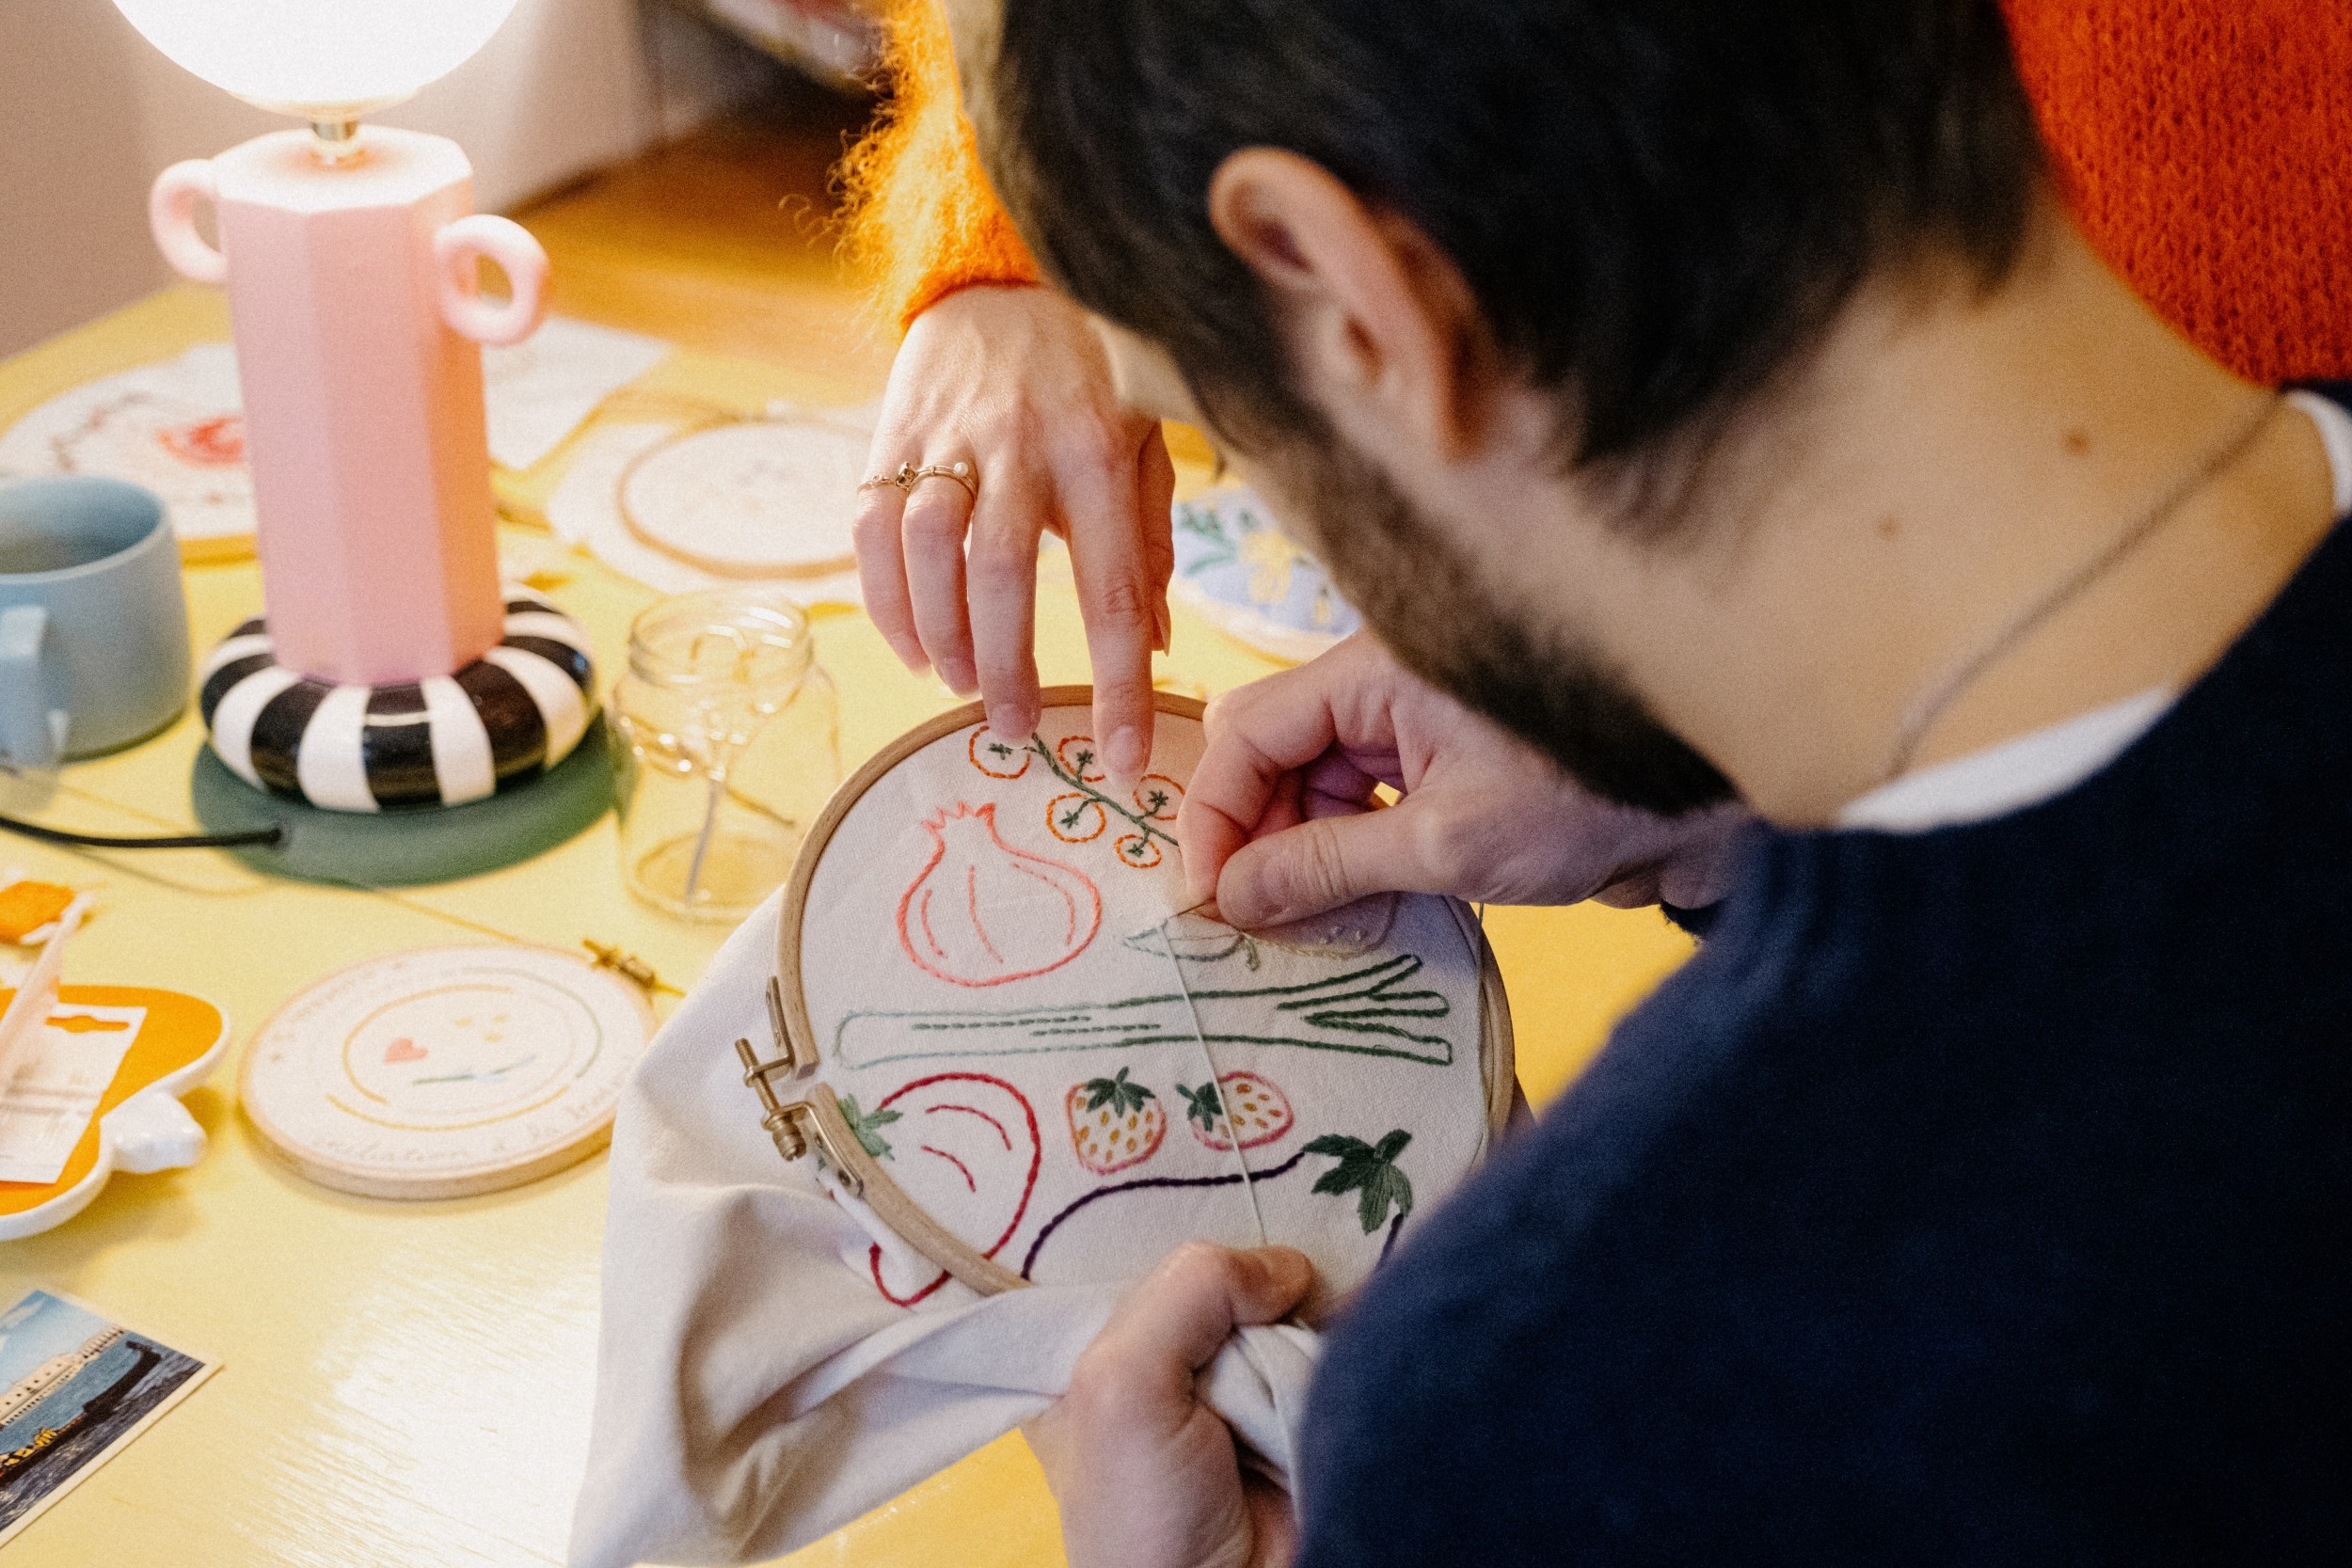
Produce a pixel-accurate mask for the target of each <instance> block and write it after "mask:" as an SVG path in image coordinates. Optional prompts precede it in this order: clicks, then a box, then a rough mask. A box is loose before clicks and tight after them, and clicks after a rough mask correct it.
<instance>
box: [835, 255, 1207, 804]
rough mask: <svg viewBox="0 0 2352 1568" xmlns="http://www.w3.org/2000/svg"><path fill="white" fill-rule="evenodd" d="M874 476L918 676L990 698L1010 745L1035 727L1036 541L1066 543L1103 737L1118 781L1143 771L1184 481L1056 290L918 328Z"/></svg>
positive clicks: (872, 543) (878, 593)
mask: <svg viewBox="0 0 2352 1568" xmlns="http://www.w3.org/2000/svg"><path fill="white" fill-rule="evenodd" d="M959 463H961V464H963V465H966V466H967V474H966V475H965V476H958V475H956V474H955V473H954V472H953V469H954V468H955V466H956V465H957V464H959ZM941 470H946V471H944V472H943V471H941ZM866 471H867V472H868V473H869V474H871V475H873V476H875V477H874V478H873V479H872V480H869V481H868V482H867V483H866V486H865V487H863V488H862V493H861V495H860V497H859V502H858V511H857V555H858V572H859V577H860V579H861V581H862V583H863V584H864V587H865V592H866V611H867V613H868V614H869V615H871V616H872V617H873V621H874V625H875V626H877V627H878V628H879V629H880V630H881V632H882V636H883V638H884V639H885V640H886V641H888V642H889V643H890V646H891V648H892V649H893V651H895V652H896V653H897V654H898V657H900V658H901V659H903V660H905V661H906V663H907V665H908V667H909V668H910V669H914V670H921V669H924V668H925V667H927V666H928V667H929V668H930V669H933V670H935V671H937V672H938V673H939V677H940V679H942V680H943V681H945V682H946V684H947V685H948V686H949V687H950V688H952V689H955V690H957V691H959V692H969V691H972V690H974V689H976V688H977V690H978V691H979V693H980V695H981V697H982V698H983V699H985V701H986V702H987V704H988V719H989V727H990V728H992V729H993V730H996V731H998V732H999V733H1002V734H1008V735H1018V736H1026V735H1028V734H1029V733H1030V732H1031V731H1032V730H1034V729H1036V727H1037V723H1038V718H1039V711H1040V710H1039V702H1038V675H1037V658H1036V654H1035V650H1034V646H1033V644H1034V640H1035V636H1036V629H1037V549H1038V542H1039V540H1040V538H1041V536H1042V535H1043V534H1044V533H1045V532H1046V531H1048V530H1051V531H1054V532H1056V533H1058V534H1060V535H1061V536H1062V537H1063V538H1064V539H1065V540H1067V541H1068V543H1069V546H1070V559H1071V569H1072V572H1073V575H1074V577H1075V578H1076V579H1077V587H1078V610H1079V613H1080V615H1081V616H1082V618H1083V619H1084V621H1085V623H1086V632H1087V652H1088V655H1089V659H1090V661H1091V663H1092V666H1093V672H1094V723H1095V731H1094V733H1095V738H1096V740H1097V742H1098V743H1099V744H1100V745H1101V747H1102V750H1103V760H1104V762H1105V763H1106V764H1107V765H1109V767H1110V768H1112V769H1113V770H1114V771H1116V772H1119V773H1120V774H1122V775H1127V776H1133V775H1135V774H1137V773H1140V772H1141V771H1142V770H1143V768H1145V766H1146V765H1147V764H1148V762H1149V760H1150V756H1151V740H1152V652H1153V651H1154V650H1155V649H1164V648H1166V647H1167V646H1168V574H1169V572H1170V571H1171V570H1172V569H1173V564H1174V553H1173V549H1172V546H1171V545H1170V543H1169V536H1168V528H1169V523H1168V503H1169V501H1170V499H1171V498H1172V496H1173V493H1174V490H1175V483H1176V479H1175V470H1174V469H1173V467H1170V465H1169V463H1168V449H1167V447H1166V445H1165V444H1164V443H1163V442H1162V441H1161V439H1160V428H1159V423H1158V421H1157V420H1152V419H1147V418H1144V417H1142V416H1139V415H1136V414H1131V413H1129V412H1127V411H1126V410H1125V409H1123V408H1122V407H1120V404H1119V400H1118V397H1117V394H1116V393H1115V392H1114V391H1113V389H1112V387H1111V376H1110V366H1109V363H1108V362H1107V361H1106V360H1105V359H1104V355H1103V349H1102V345H1101V344H1100V342H1098V341H1097V340H1096V339H1095V336H1094V334H1093V333H1092V332H1091V331H1090V330H1089V328H1088V326H1087V324H1086V318H1085V316H1084V314H1083V313H1082V312H1081V311H1080V310H1079V309H1077V307H1075V306H1073V305H1072V304H1071V303H1069V302H1068V301H1067V300H1065V299H1063V298H1061V297H1060V296H1059V295H1058V294H1056V293H1053V292H1052V291H1051V290H1048V289H1044V288H1037V287H998V286H981V287H975V288H969V289H963V290H960V291H958V292H957V293H952V294H949V295H948V296H947V297H946V298H945V299H942V300H940V301H939V302H938V303H937V304H935V305H933V306H931V307H930V309H927V310H925V311H924V312H923V313H922V314H921V315H920V316H918V317H916V318H915V320H914V325H913V326H912V327H910V328H909V329H908V331H907V337H906V341H905V342H904V343H903V344H902V345H901V346H900V347H899V350H898V358H897V359H896V361H894V362H893V364H892V366H891V370H890V386H889V389H888V391H887V392H885V393H884V395H883V399H882V420H881V423H880V426H879V427H878V428H877V430H876V431H875V435H874V445H873V448H872V455H871V460H870V461H869V462H868V464H867V467H866ZM967 478H968V481H969V489H968V490H967V487H966V483H965V481H966V479H967ZM967 540H968V543H967Z"/></svg>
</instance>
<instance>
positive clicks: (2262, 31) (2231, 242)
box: [2007, 0, 2352, 382]
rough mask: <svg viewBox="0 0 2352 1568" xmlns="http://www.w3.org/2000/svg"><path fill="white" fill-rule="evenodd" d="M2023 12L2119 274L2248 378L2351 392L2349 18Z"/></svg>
mask: <svg viewBox="0 0 2352 1568" xmlns="http://www.w3.org/2000/svg"><path fill="white" fill-rule="evenodd" d="M2007 3H2008V10H2009V18H2010V32H2011V34H2012V36H2013V37H2014V39H2015V40H2016V47H2017V61H2018V68H2019V71H2021V73H2022V74H2023V75H2024V77H2025V82H2026V90H2027V91H2028V92H2029V93H2031V94H2032V96H2033V100H2034V104H2035V107H2036V109H2037V111H2038V112H2039V114H2040V116H2041V119H2042V135H2043V136H2044V137H2045V138H2046V139H2047V140H2048V142H2049V144H2050V148H2051V151H2052V161H2053V163H2054V164H2055V165H2056V166H2057V168H2058V173H2059V177H2060V179H2061V181H2062V182H2063V183H2064V184H2065V187H2066V191H2067V196H2068V199H2069V201H2070V203H2071V204H2072V206H2073V207H2074V212H2075V214H2076V215H2077V217H2078V218H2079V220H2080V221H2081V223H2082V226H2083V229H2084V231H2085V232H2086V233H2087V234H2088V235H2089V236H2090V242H2091V244H2092V245H2096V246H2097V247H2098V249H2099V251H2100V253H2101V254H2102V255H2104V256H2105V257H2106V259H2107V261H2108V262H2109V264H2111V265H2112V266H2114V267H2115V268H2116V270H2117V271H2119V272H2121V273H2122V275H2123V276H2124V277H2126V278H2128V279H2129V280H2130V281H2131V283H2132V285H2133V287H2135V288H2136V289H2137V290H2138V291H2139V292H2140V293H2142V294H2143V295H2145V296H2146V297H2147V298H2148V299H2149V300H2150V301H2151V302H2152V303H2153V305H2154V306H2155V308H2156V309H2157V311H2158V312H2160V313H2161V314H2162V315H2163V316H2164V317H2165V319H2166V320H2168V321H2169V322H2171V323H2172V324H2173V325H2175V326H2177V327H2179V328H2180V329H2181V330H2182V331H2183V332H2185V333H2186V334H2187V335H2188V337H2189V338H2191V339H2192V340H2194V341H2196V342H2197V343H2198V344H2200V345H2201V346H2202V347H2203V348H2204V350H2205V351H2206V352H2207V353H2209V354H2211V355H2213V356H2215V357H2217V358H2218V359H2220V360H2221V361H2222V362H2223V363H2225V364H2228V365H2230V366H2231V367H2232V368H2233V369H2235V370H2236V371H2237V372H2239V373H2240V374H2242V375H2246V376H2249V377H2250V378H2252V379H2254V380H2256V381H2265V382H2276V381H2283V380H2288V379H2291V378H2294V377H2297V376H2352V5H2347V4H2345V3H2344V0H2007Z"/></svg>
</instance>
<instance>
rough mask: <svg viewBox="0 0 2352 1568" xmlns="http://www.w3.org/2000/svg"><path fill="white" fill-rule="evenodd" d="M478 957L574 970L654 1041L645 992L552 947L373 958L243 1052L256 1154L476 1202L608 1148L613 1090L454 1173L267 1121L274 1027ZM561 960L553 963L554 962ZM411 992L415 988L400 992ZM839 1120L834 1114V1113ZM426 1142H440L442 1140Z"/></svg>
mask: <svg viewBox="0 0 2352 1568" xmlns="http://www.w3.org/2000/svg"><path fill="white" fill-rule="evenodd" d="M485 955H495V956H497V957H498V958H504V959H519V960H521V961H529V962H535V963H545V964H549V965H550V966H551V967H553V968H555V969H556V970H558V971H559V972H561V973H564V974H566V975H568V974H569V972H570V970H571V969H572V968H574V967H577V968H578V969H579V970H580V972H581V973H583V974H589V975H593V976H595V978H594V979H593V980H592V981H590V982H589V983H590V984H592V985H594V986H595V987H596V989H598V990H603V991H607V992H609V994H610V995H611V996H612V998H614V999H615V1000H616V1001H617V1002H619V1003H621V1004H622V1005H624V1006H626V1005H627V1004H631V1003H633V1004H634V1006H633V1007H627V1009H626V1010H628V1011H629V1012H631V1013H633V1014H634V1016H635V1017H636V1019H637V1022H639V1023H640V1024H641V1025H642V1027H643V1029H644V1035H643V1036H642V1037H640V1039H639V1041H638V1043H637V1053H640V1054H642V1053H643V1050H644V1042H645V1041H647V1040H650V1039H651V1038H652V1037H653V1035H654V1031H655V1029H656V1028H658V1027H659V1024H660V1021H659V1020H658V1019H657V1018H656V1016H655V1014H654V1010H653V1004H652V1002H651V1001H650V1000H649V999H648V998H647V996H646V994H645V992H644V989H643V988H642V987H641V986H640V985H639V984H638V983H636V982H635V981H633V980H632V979H631V978H629V977H628V974H627V972H626V971H624V970H621V969H620V968H619V967H618V966H617V965H612V966H608V965H606V964H603V963H601V962H598V963H591V962H589V961H587V960H586V959H584V958H580V957H579V956H578V955H576V954H573V953H570V952H566V951H565V950H564V949H563V948H560V947H543V946H540V945H539V944H538V943H536V942H513V943H508V944H505V945H493V944H490V943H462V944H453V945H447V946H438V947H428V948H414V949H408V950H404V951H395V952H391V953H385V954H379V955H377V956H376V957H375V958H363V959H361V960H360V961H359V962H358V963H354V964H346V965H344V966H343V967H342V969H339V970H336V971H335V972H334V973H333V974H328V975H326V976H325V977H324V978H322V979H320V980H318V981H315V982H313V983H312V984H310V985H309V986H306V987H304V988H303V989H302V990H299V991H297V992H296V993H294V996H292V997H290V998H288V999H287V1001H286V1002H285V1003H283V1004H282V1005H280V1006H279V1007H278V1010H277V1011H276V1012H274V1013H272V1014H271V1015H270V1016H269V1018H268V1019H267V1020H265V1021H264V1022H262V1026H261V1028H259V1029H257V1030H255V1031H254V1033H253V1037H252V1039H251V1040H249V1041H248V1042H246V1052H245V1059H244V1061H243V1062H242V1063H240V1064H239V1067H238V1071H237V1102H238V1109H240V1110H241V1111H243V1112H244V1113H245V1117H246V1121H247V1122H249V1123H250V1124H251V1125H252V1127H253V1128H254V1130H255V1131H256V1132H259V1133H260V1134H261V1138H262V1144H263V1145H264V1146H265V1147H266V1148H269V1150H270V1151H271V1152H272V1153H273V1154H276V1155H277V1156H278V1158H279V1159H281V1160H283V1161H284V1162H285V1163H286V1164H289V1165H291V1166H292V1167H293V1168H294V1170H295V1171H297V1172H298V1173H300V1174H301V1175H302V1176H304V1177H306V1178H308V1179H309V1180H312V1181H315V1182H317V1183H318V1184H319V1185H320V1186H322V1187H330V1188H333V1189H334V1190H335V1191H337V1192H342V1193H353V1194H356V1195H358V1196H361V1197H382V1198H399V1199H404V1200H426V1199H434V1198H451V1197H477V1196H481V1195H483V1194H485V1193H495V1192H502V1191H504V1190H505V1189H507V1188H509V1187H519V1186H521V1185H523V1184H524V1183H525V1182H529V1181H536V1180H539V1179H540V1178H541V1177H543V1176H552V1175H553V1174H555V1173H556V1172H557V1171H559V1170H563V1169H564V1168H565V1167H566V1166H569V1165H575V1164H579V1163H580V1161H582V1160H585V1159H587V1158H588V1157H589V1156H590V1155H592V1154H594V1153H596V1151H597V1150H599V1149H601V1148H604V1147H605V1146H606V1145H607V1144H609V1143H611V1142H612V1115H613V1111H614V1109H615V1107H616V1106H617V1104H618V1102H619V1099H620V1092H619V1085H618V1083H617V1082H616V1083H614V1084H613V1085H612V1089H611V1091H610V1094H609V1095H602V1094H600V1095H599V1096H598V1097H597V1098H598V1099H599V1100H601V1101H603V1102H602V1103H600V1104H592V1105H591V1106H589V1107H588V1108H587V1112H586V1114H584V1115H581V1116H580V1117H578V1118H577V1120H576V1121H575V1122H574V1124H573V1125H572V1126H571V1127H569V1128H568V1129H566V1130H564V1131H563V1132H560V1133H558V1134H555V1135H551V1136H547V1137H543V1138H541V1139H540V1140H538V1141H537V1142H534V1143H532V1144H530V1145H528V1146H526V1147H524V1148H519V1149H516V1150H512V1151H507V1150H503V1149H500V1148H494V1147H493V1148H483V1149H482V1150H481V1151H480V1152H479V1153H477V1154H473V1155H471V1156H470V1157H468V1158H463V1159H462V1160H461V1161H460V1162H458V1163H456V1164H451V1163H449V1162H439V1163H437V1164H434V1165H433V1166H432V1167H431V1168H429V1169H426V1170H424V1171H422V1172H419V1171H414V1170H403V1169H399V1168H397V1167H396V1166H389V1165H387V1164H383V1163H367V1162H356V1161H353V1160H349V1159H346V1158H343V1157H341V1156H339V1155H338V1154H336V1153H334V1152H332V1151H331V1150H329V1149H327V1148H321V1147H319V1146H318V1144H317V1142H316V1141H315V1140H314V1139H313V1138H312V1137H310V1136H309V1135H306V1133H305V1132H304V1131H303V1130H302V1129H301V1128H300V1127H297V1126H293V1125H289V1124H287V1123H285V1122H281V1121H280V1120H278V1118H276V1117H273V1116H272V1115H271V1114H270V1111H269V1110H268V1108H267V1105H268V1101H269V1098H270V1097H268V1096H266V1095H264V1094H262V1093H261V1092H259V1091H258V1089H257V1080H258V1078H259V1077H260V1076H262V1075H263V1074H267V1073H269V1072H270V1071H271V1069H270V1067H269V1066H268V1065H267V1064H265V1063H264V1061H263V1059H262V1058H263V1055H264V1051H265V1047H266V1046H268V1044H269V1043H270V1041H271V1039H272V1037H273V1035H274V1034H275V1032H276V1031H277V1030H278V1026H279V1024H280V1022H281V1021H282V1020H284V1019H286V1018H287V1017H289V1016H290V1015H293V1014H294V1013H295V1012H296V1011H297V1010H298V1009H301V1008H303V1007H306V1006H319V1005H320V1004H321V1003H322V1001H323V1000H326V999H332V998H334V997H336V995H337V994H338V992H339V991H341V990H343V989H344V988H347V987H352V986H354V985H356V984H359V983H364V982H367V981H369V980H373V979H375V978H376V977H378V976H379V975H380V974H383V973H384V972H386V971H388V970H390V969H393V968H394V967H395V966H401V965H405V964H407V965H414V964H421V963H436V964H437V963H444V962H446V963H449V964H452V965H454V966H460V973H462V972H463V969H462V966H464V965H466V964H468V963H474V962H480V961H482V959H483V958H484V956H485ZM554 960H560V962H554ZM405 983H409V984H413V983H414V982H413V978H412V979H411V980H409V981H407V982H405ZM288 1076H290V1077H299V1076H300V1074H299V1069H294V1070H291V1071H290V1072H289V1073H288ZM836 1114H838V1113H836ZM428 1136H431V1137H435V1138H439V1137H440V1136H441V1134H439V1133H433V1134H428Z"/></svg>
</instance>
